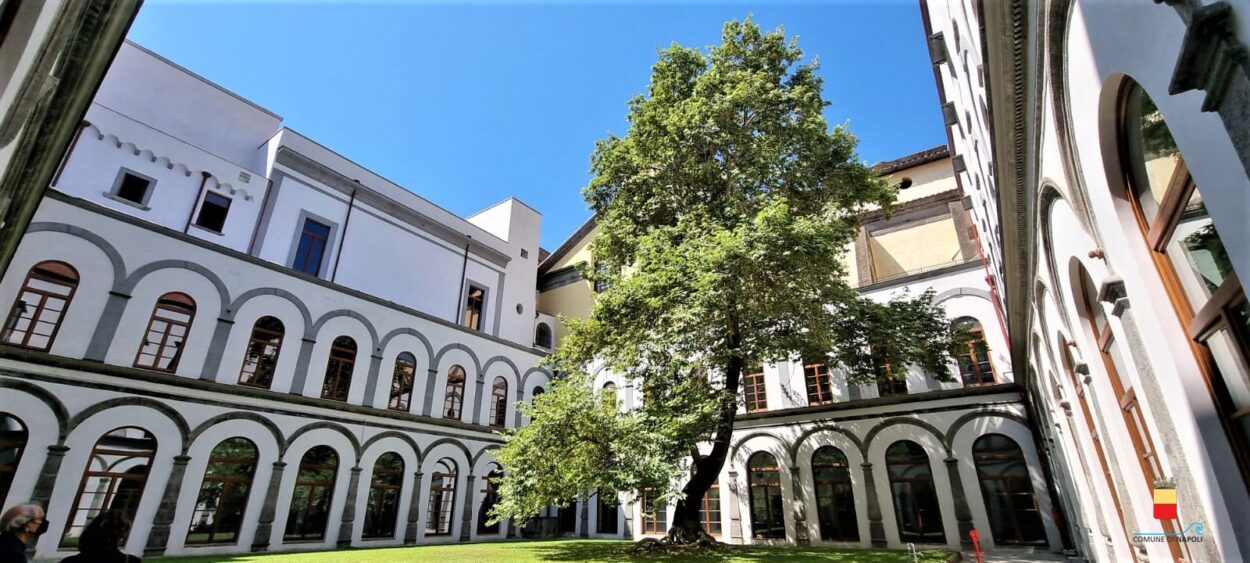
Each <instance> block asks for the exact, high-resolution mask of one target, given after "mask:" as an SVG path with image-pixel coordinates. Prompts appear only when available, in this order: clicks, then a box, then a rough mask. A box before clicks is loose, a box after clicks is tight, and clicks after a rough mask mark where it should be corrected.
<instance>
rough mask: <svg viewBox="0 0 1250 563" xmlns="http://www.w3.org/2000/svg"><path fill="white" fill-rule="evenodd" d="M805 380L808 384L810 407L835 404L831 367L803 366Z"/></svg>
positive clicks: (815, 364) (819, 364) (817, 364)
mask: <svg viewBox="0 0 1250 563" xmlns="http://www.w3.org/2000/svg"><path fill="white" fill-rule="evenodd" d="M803 380H804V382H805V383H806V384H807V404H808V405H809V406H815V405H830V404H833V402H834V396H833V376H832V375H830V374H829V366H826V365H825V364H823V363H815V362H814V363H808V364H807V365H805V366H803Z"/></svg>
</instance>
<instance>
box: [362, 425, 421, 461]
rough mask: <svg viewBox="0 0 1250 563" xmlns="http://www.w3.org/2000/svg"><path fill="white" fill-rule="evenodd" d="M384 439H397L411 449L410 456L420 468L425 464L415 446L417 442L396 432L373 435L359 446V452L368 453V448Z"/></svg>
mask: <svg viewBox="0 0 1250 563" xmlns="http://www.w3.org/2000/svg"><path fill="white" fill-rule="evenodd" d="M386 438H397V439H399V441H401V442H403V443H405V444H408V447H410V448H412V454H413V455H415V456H416V457H417V465H418V466H420V465H421V464H422V463H424V462H425V457H424V456H422V455H421V447H420V446H418V445H417V441H416V440H413V439H412V436H409V435H407V434H405V433H403V432H398V431H395V430H387V431H385V432H380V433H378V434H375V435H373V436H371V437H369V439H368V440H365V443H363V444H361V446H360V451H362V452H366V451H369V447H370V446H372V445H374V444H376V443H378V442H380V441H382V440H384V439H386Z"/></svg>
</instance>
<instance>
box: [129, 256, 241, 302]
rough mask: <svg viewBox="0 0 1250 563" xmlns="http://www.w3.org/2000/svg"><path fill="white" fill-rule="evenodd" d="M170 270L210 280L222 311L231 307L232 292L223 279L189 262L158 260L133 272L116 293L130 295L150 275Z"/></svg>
mask: <svg viewBox="0 0 1250 563" xmlns="http://www.w3.org/2000/svg"><path fill="white" fill-rule="evenodd" d="M169 268H181V269H183V270H190V271H192V272H195V273H197V274H199V275H201V276H203V277H204V279H206V280H208V281H209V283H211V284H213V287H215V288H216V289H217V297H218V299H220V302H221V307H222V309H223V310H224V309H225V307H227V306H229V305H230V290H229V289H227V288H226V284H225V282H223V281H221V278H220V277H218V276H217V274H215V273H213V271H212V270H210V269H208V268H206V267H204V266H201V265H200V264H197V263H195V262H189V261H187V260H157V261H155V262H149V263H147V264H144V265H142V266H140V267H139V268H138V269H136V270H135V271H134V272H131V274H130V276H128V277H127V278H125V280H124V281H121V282H119V283H118V284H117V288H116V290H115V291H117V292H118V293H123V294H127V295H129V294H130V292H131V291H133V290H134V288H135V286H137V285H139V282H140V281H142V280H143V278H144V277H146V276H147V275H148V274H151V273H152V272H155V271H158V270H165V269H169Z"/></svg>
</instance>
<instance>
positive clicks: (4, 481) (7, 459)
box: [0, 412, 30, 506]
mask: <svg viewBox="0 0 1250 563" xmlns="http://www.w3.org/2000/svg"><path fill="white" fill-rule="evenodd" d="M29 437H30V435H29V433H28V432H27V431H26V425H24V424H22V421H21V420H18V418H17V417H15V416H13V415H11V414H8V413H3V412H0V502H5V499H7V498H8V497H9V487H11V486H13V476H14V475H16V474H17V466H18V464H20V463H21V461H22V452H23V451H25V450H26V440H27V439H28V438H29ZM5 506H8V504H5Z"/></svg>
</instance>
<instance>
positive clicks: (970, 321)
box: [951, 317, 995, 387]
mask: <svg viewBox="0 0 1250 563" xmlns="http://www.w3.org/2000/svg"><path fill="white" fill-rule="evenodd" d="M951 326H952V327H953V328H954V329H955V334H956V336H957V337H958V339H959V342H960V345H959V350H958V352H957V353H956V355H955V359H956V360H957V361H958V362H959V377H960V378H961V379H963V382H964V386H965V387H972V386H976V385H992V384H993V383H995V380H994V366H993V364H991V363H990V348H989V344H987V343H986V342H985V330H984V329H983V328H981V321H978V320H976V319H974V318H972V317H959V318H958V319H955V320H954V322H952V323H951Z"/></svg>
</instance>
